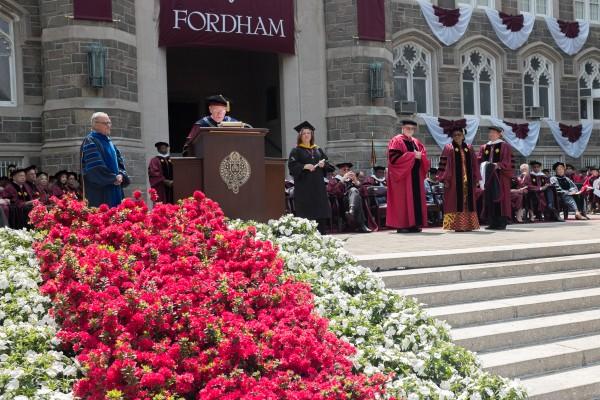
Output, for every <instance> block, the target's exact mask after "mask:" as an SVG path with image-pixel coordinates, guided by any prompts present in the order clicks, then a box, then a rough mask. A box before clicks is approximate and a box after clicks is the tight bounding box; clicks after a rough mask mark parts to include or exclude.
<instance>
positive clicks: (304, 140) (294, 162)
mask: <svg viewBox="0 0 600 400" xmlns="http://www.w3.org/2000/svg"><path fill="white" fill-rule="evenodd" d="M294 129H295V130H296V131H297V132H298V139H297V142H296V143H297V146H296V147H295V148H293V149H292V151H291V152H290V156H289V157H288V169H289V170H290V174H291V175H292V176H293V177H294V207H295V209H296V216H297V217H301V218H307V219H311V220H314V221H317V223H318V229H319V232H321V233H325V226H326V221H327V219H329V218H331V207H330V205H329V199H328V197H327V191H326V190H325V181H324V178H325V169H326V166H327V165H328V164H327V155H326V154H325V152H324V151H323V150H322V149H320V148H319V147H318V146H317V145H315V128H314V127H313V126H312V125H311V124H310V123H309V122H308V121H304V122H302V123H301V124H300V125H298V126H296V127H295V128H294Z"/></svg>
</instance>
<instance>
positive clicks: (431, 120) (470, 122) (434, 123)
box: [419, 114, 479, 149]
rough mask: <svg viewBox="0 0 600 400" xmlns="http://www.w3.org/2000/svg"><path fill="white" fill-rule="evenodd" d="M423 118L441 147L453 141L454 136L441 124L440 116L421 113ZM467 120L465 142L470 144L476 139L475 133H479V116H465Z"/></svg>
mask: <svg viewBox="0 0 600 400" xmlns="http://www.w3.org/2000/svg"><path fill="white" fill-rule="evenodd" d="M419 116H420V117H421V118H423V120H424V121H425V125H427V129H428V130H429V133H431V136H433V139H434V140H435V142H436V143H437V144H438V146H440V148H442V149H443V148H444V146H445V145H447V144H448V143H450V142H452V138H451V137H450V136H448V135H447V134H446V133H445V132H444V129H443V128H442V127H441V126H440V122H439V119H438V117H432V116H431V115H425V114H419ZM465 120H466V125H467V126H466V128H465V129H466V130H467V134H466V135H465V142H467V143H468V144H472V143H473V140H475V135H477V129H479V118H477V117H465Z"/></svg>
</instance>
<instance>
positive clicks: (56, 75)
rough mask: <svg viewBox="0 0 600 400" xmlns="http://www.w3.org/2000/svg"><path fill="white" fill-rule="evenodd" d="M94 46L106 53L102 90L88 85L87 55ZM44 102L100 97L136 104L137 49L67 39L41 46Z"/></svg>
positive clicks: (115, 44)
mask: <svg viewBox="0 0 600 400" xmlns="http://www.w3.org/2000/svg"><path fill="white" fill-rule="evenodd" d="M93 43H100V44H101V45H102V46H103V47H105V48H106V51H107V62H106V78H105V83H104V87H103V88H100V89H96V88H93V87H91V86H90V85H89V83H88V56H87V52H88V49H89V48H90V46H91V45H92V44H93ZM43 60H44V98H45V100H46V101H47V100H54V99H65V98H71V97H103V98H111V99H121V100H126V101H132V102H137V100H138V84H137V53H136V48H135V47H133V46H130V45H128V44H125V43H121V42H117V41H115V40H78V39H77V38H69V39H64V40H57V41H52V42H44V43H43Z"/></svg>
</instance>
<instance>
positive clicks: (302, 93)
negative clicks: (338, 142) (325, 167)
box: [280, 1, 327, 158]
mask: <svg viewBox="0 0 600 400" xmlns="http://www.w3.org/2000/svg"><path fill="white" fill-rule="evenodd" d="M295 7H296V54H295V55H281V56H280V87H281V93H280V94H281V109H282V118H281V125H282V126H281V132H282V148H283V157H284V158H287V156H288V154H289V152H290V150H291V149H292V148H293V147H295V146H296V132H295V131H294V129H293V127H294V126H296V125H297V124H298V123H300V122H302V121H304V120H308V121H310V122H311V123H312V124H313V125H314V126H315V128H316V141H317V144H318V145H319V146H322V147H324V146H325V145H326V144H327V135H326V132H327V124H326V121H325V115H326V111H327V110H326V109H327V91H326V87H327V76H326V71H325V68H326V66H325V26H324V25H323V24H324V15H323V12H324V11H323V2H321V1H296V2H295Z"/></svg>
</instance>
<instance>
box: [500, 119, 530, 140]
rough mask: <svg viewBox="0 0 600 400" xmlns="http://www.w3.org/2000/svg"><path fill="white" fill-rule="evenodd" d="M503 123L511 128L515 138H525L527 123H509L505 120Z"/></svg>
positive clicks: (527, 128) (527, 130) (527, 132)
mask: <svg viewBox="0 0 600 400" xmlns="http://www.w3.org/2000/svg"><path fill="white" fill-rule="evenodd" d="M504 123H505V124H506V125H508V126H510V127H511V128H512V131H513V133H514V134H515V136H516V137H517V138H519V139H527V135H528V134H529V124H511V123H510V122H507V121H504Z"/></svg>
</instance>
